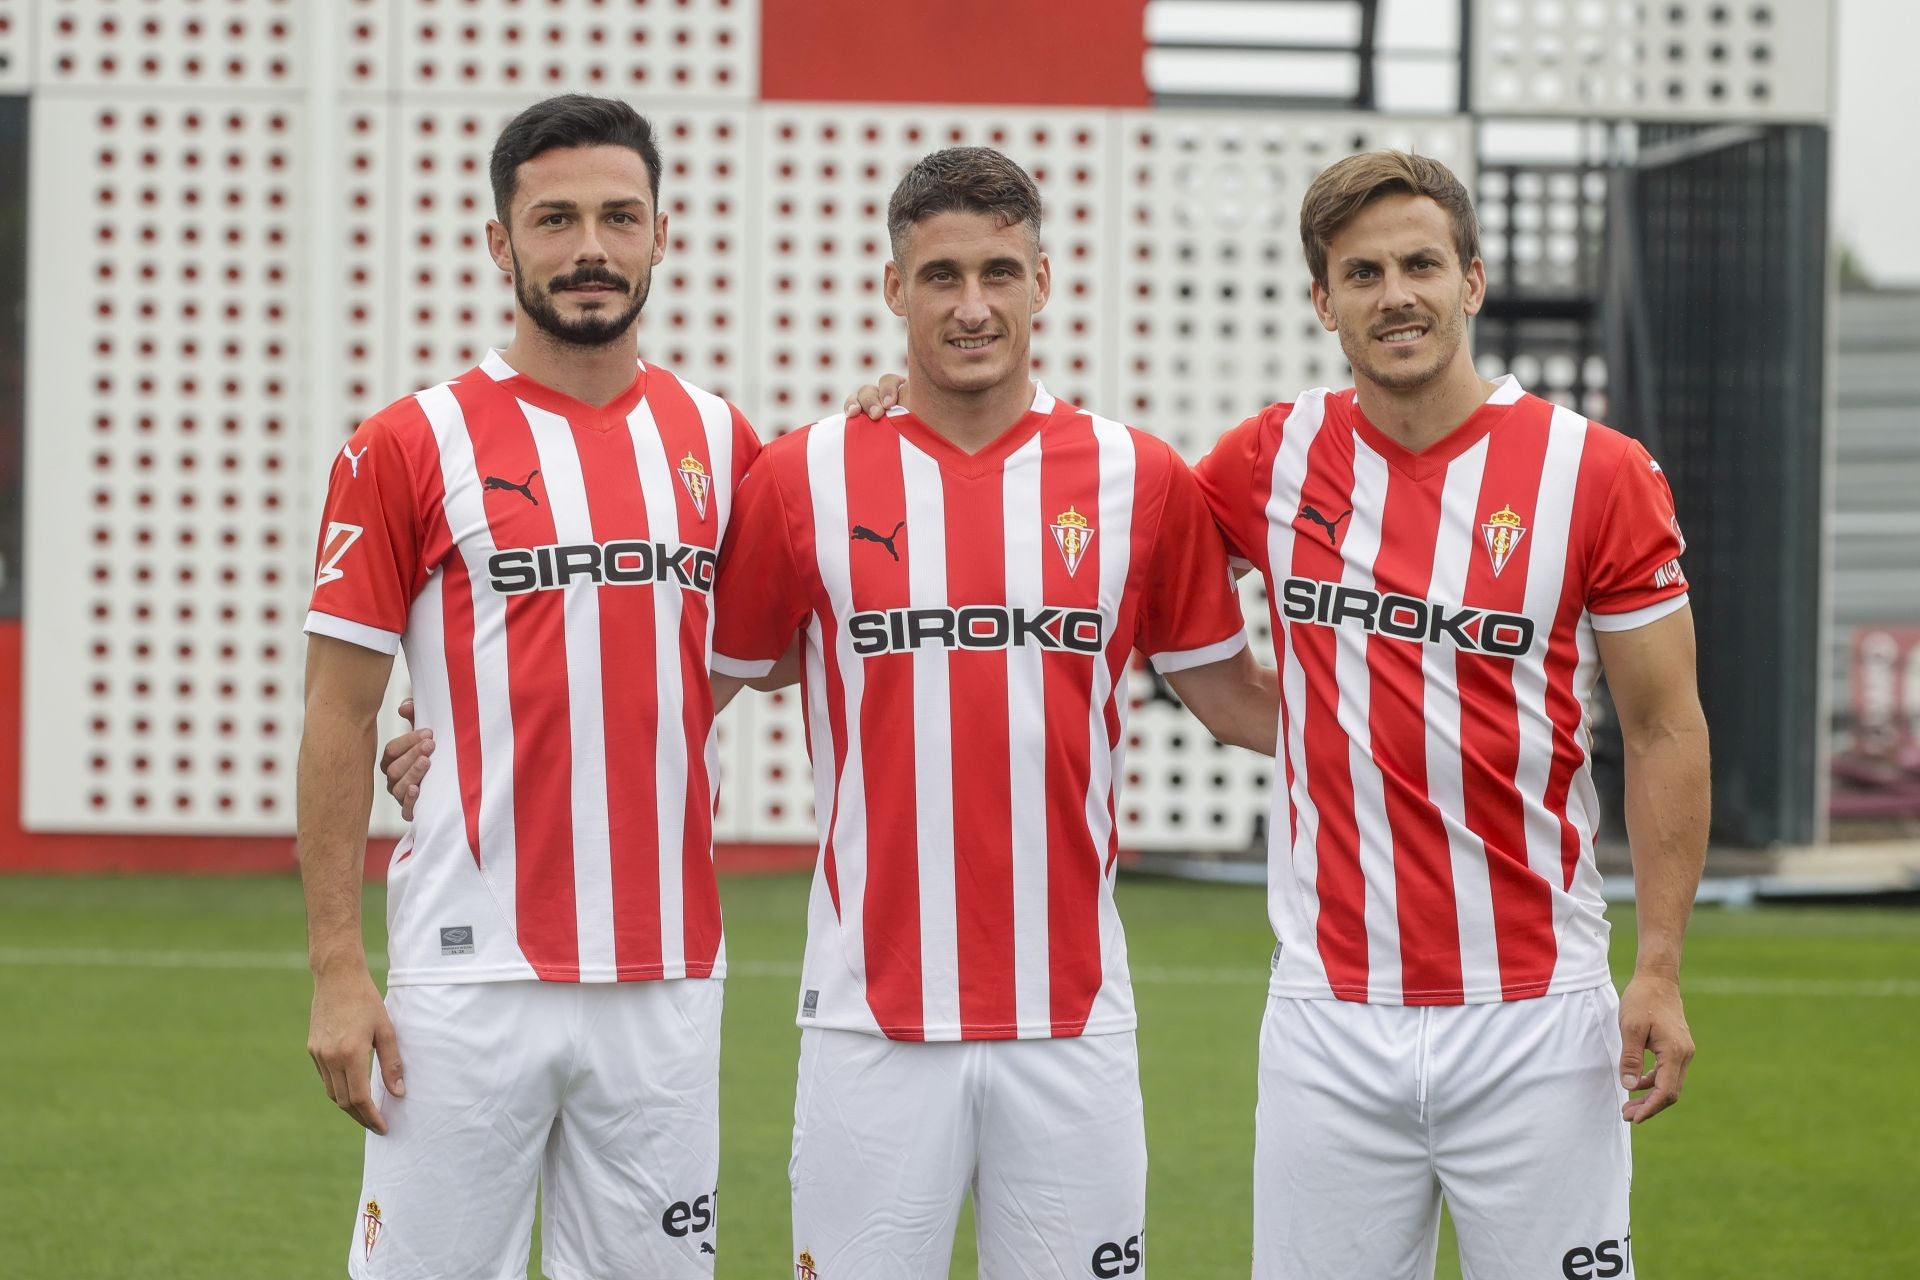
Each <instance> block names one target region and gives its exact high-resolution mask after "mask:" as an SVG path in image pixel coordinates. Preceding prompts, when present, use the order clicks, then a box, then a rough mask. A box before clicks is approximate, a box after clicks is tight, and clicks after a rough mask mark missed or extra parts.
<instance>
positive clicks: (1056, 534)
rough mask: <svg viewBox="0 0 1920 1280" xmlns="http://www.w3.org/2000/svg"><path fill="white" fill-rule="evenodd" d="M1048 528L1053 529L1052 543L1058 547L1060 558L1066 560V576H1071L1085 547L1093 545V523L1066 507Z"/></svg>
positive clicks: (1077, 567)
mask: <svg viewBox="0 0 1920 1280" xmlns="http://www.w3.org/2000/svg"><path fill="white" fill-rule="evenodd" d="M1048 528H1050V529H1052V530H1053V545H1055V546H1056V547H1059V548H1060V558H1061V559H1062V560H1065V561H1066V562H1067V576H1068V577H1069V578H1071V577H1072V576H1073V575H1074V571H1075V570H1077V569H1079V567H1080V561H1081V560H1082V559H1083V558H1084V557H1085V556H1086V554H1087V548H1088V547H1090V546H1092V545H1093V533H1094V529H1093V523H1092V522H1091V521H1090V520H1088V519H1087V518H1086V517H1085V516H1083V515H1081V514H1080V513H1079V512H1078V511H1075V510H1074V509H1073V508H1072V507H1068V508H1067V509H1066V510H1065V511H1063V512H1061V513H1060V514H1059V515H1057V516H1055V517H1054V518H1053V523H1052V524H1051V525H1049V526H1048Z"/></svg>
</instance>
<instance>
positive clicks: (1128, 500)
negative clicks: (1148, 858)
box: [1083, 411, 1138, 1025]
mask: <svg viewBox="0 0 1920 1280" xmlns="http://www.w3.org/2000/svg"><path fill="white" fill-rule="evenodd" d="M1083 416H1084V417H1085V418H1086V420H1087V421H1088V422H1090V423H1092V424H1093V434H1094V438H1095V439H1096V440H1098V441H1099V443H1100V525H1099V528H1100V536H1101V537H1102V538H1103V539H1104V542H1103V545H1102V549H1101V551H1100V612H1101V614H1102V616H1103V617H1104V618H1105V620H1106V621H1105V627H1106V634H1107V635H1108V636H1111V635H1113V632H1114V627H1115V623H1116V620H1117V619H1118V618H1119V617H1120V609H1121V605H1122V604H1123V603H1124V601H1125V598H1126V590H1127V574H1128V572H1129V571H1130V570H1131V568H1132V560H1131V557H1132V552H1133V516H1134V510H1133V499H1134V491H1135V474H1136V470H1137V467H1138V461H1137V459H1136V458H1135V457H1134V452H1133V437H1132V435H1130V434H1129V433H1128V431H1127V429H1126V428H1125V427H1123V426H1121V425H1120V424H1119V423H1117V422H1111V421H1108V420H1107V419H1106V418H1101V417H1098V416H1095V415H1093V414H1087V413H1085V412H1084V411H1083ZM1116 650H1119V652H1118V654H1117V656H1118V657H1119V659H1120V662H1121V664H1122V665H1121V672H1122V678H1123V679H1124V676H1125V672H1126V663H1127V661H1128V660H1129V659H1128V654H1127V652H1126V651H1125V650H1124V649H1123V648H1121V647H1120V646H1117V645H1115V644H1113V643H1112V641H1109V642H1108V644H1107V646H1106V648H1104V649H1103V650H1102V652H1101V653H1100V655H1099V656H1098V657H1097V658H1095V659H1094V663H1093V693H1092V697H1091V698H1090V699H1089V707H1088V714H1087V721H1088V724H1087V728H1088V734H1089V742H1088V746H1087V830H1088V831H1089V832H1090V833H1091V834H1092V836H1093V857H1094V858H1095V859H1096V860H1097V861H1098V863H1099V873H1100V875H1101V877H1102V878H1105V877H1106V875H1107V866H1106V859H1107V845H1108V843H1109V842H1110V841H1111V839H1112V835H1113V814H1112V812H1111V811H1110V810H1109V808H1108V806H1109V804H1110V803H1111V802H1112V799H1113V780H1114V778H1115V776H1116V775H1118V774H1119V773H1121V772H1122V771H1123V770H1124V768H1125V765H1124V763H1123V762H1124V759H1125V756H1126V749H1127V735H1126V731H1125V728H1124V717H1125V715H1126V710H1125V708H1126V690H1125V688H1124V687H1122V688H1121V689H1120V690H1119V691H1118V698H1119V707H1120V715H1121V717H1122V719H1123V727H1122V730H1121V732H1120V734H1119V735H1118V736H1117V737H1116V738H1114V739H1111V740H1109V738H1108V737H1107V702H1108V701H1109V700H1110V699H1112V698H1114V697H1115V690H1114V687H1113V668H1112V667H1111V666H1110V665H1109V663H1110V661H1111V659H1112V657H1113V656H1116V655H1115V651H1116ZM1124 939H1125V935H1124V934H1123V933H1122V932H1121V929H1120V913H1119V909H1118V908H1117V907H1116V906H1115V905H1114V901H1113V894H1112V893H1102V894H1101V895H1100V968H1101V972H1102V974H1103V975H1104V976H1103V977H1102V980H1101V983H1100V992H1099V994H1098V995H1097V996H1095V997H1094V1002H1093V1008H1092V1009H1091V1010H1090V1011H1089V1013H1088V1015H1087V1021H1088V1023H1089V1024H1095V1025H1097V1024H1098V1023H1099V1022H1100V1021H1101V1020H1102V1017H1103V1015H1105V1016H1115V1017H1121V1016H1128V1015H1129V1014H1130V1013H1131V1007H1130V1006H1131V1002H1132V996H1131V991H1130V988H1129V987H1128V985H1127V961H1126V954H1125V953H1126V943H1125V941H1124Z"/></svg>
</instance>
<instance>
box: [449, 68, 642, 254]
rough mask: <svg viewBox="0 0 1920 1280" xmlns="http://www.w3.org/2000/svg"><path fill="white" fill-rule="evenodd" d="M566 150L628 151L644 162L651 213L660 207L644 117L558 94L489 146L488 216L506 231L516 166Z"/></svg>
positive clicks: (607, 102)
mask: <svg viewBox="0 0 1920 1280" xmlns="http://www.w3.org/2000/svg"><path fill="white" fill-rule="evenodd" d="M567 147H629V148H631V149H632V150H634V151H637V152H639V153H640V158H641V159H642V160H644V161H646V162H647V185H648V187H649V188H650V189H651V191H652V194H653V204H654V209H655V211H656V212H657V211H658V210H659V206H660V149H659V148H658V147H657V146H655V145H654V142H653V126H652V125H650V124H648V123H647V118H646V117H645V116H643V115H641V114H640V113H639V112H638V111H635V110H634V109H633V108H632V107H630V106H628V105H627V104H626V103H624V102H622V101H620V100H619V99H618V98H595V97H591V96H589V95H587V94H584V93H563V94H561V95H560V96H559V97H556V98H547V99H545V100H544V101H541V102H536V103H534V104H533V105H532V106H530V107H528V108H527V109H526V110H525V111H522V112H521V113H520V114H519V115H517V116H515V117H514V118H513V123H512V124H509V125H508V126H507V127H506V128H504V129H502V130H501V131H500V137H499V138H498V139H497V140H496V141H495V142H494V144H493V158H492V160H490V161H489V162H488V164H487V172H488V176H489V177H491V178H492V179H493V212H494V216H495V217H497V218H499V219H500V221H501V222H503V223H507V224H508V225H509V226H511V225H512V224H511V222H509V220H508V217H507V214H508V212H509V211H510V209H511V207H512V205H513V193H514V191H515V189H516V188H517V187H518V186H519V179H518V175H519V173H520V166H521V165H523V164H525V163H526V162H527V161H529V160H531V159H533V158H534V157H535V156H538V155H544V154H546V153H547V152H549V151H558V150H561V149H563V148H567Z"/></svg>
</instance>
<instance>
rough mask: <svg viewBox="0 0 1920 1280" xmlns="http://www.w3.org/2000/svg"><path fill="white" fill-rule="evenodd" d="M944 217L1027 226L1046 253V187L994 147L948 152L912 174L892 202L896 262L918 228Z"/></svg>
mask: <svg viewBox="0 0 1920 1280" xmlns="http://www.w3.org/2000/svg"><path fill="white" fill-rule="evenodd" d="M939 213H984V214H989V215H991V216H992V217H995V218H998V219H999V220H1000V225H1001V226H1003V227H1011V226H1013V225H1014V224H1015V223H1024V224H1026V228H1027V230H1028V232H1030V233H1031V234H1032V236H1033V247H1034V251H1035V252H1036V253H1037V252H1039V249H1040V188H1039V187H1037V186H1035V185H1034V183H1033V179H1032V178H1031V177H1029V176H1028V174H1027V171H1026V170H1025V169H1022V168H1021V167H1020V166H1019V165H1017V164H1015V163H1014V162H1013V161H1011V160H1009V159H1008V158H1007V157H1006V156H1004V155H1002V154H1001V153H1000V152H998V151H995V150H994V149H993V148H992V147H948V148H947V149H946V150H944V151H935V152H933V153H932V154H931V155H928V156H926V157H924V158H922V159H921V161H920V163H918V164H916V165H914V166H913V168H911V169H909V170H907V176H906V177H904V178H902V179H900V185H899V186H897V187H895V188H894V189H893V198H892V199H891V200H889V201H887V238H888V239H889V240H890V241H892V245H893V260H894V261H895V262H898V261H900V244H901V241H902V240H903V239H905V237H906V234H907V232H909V231H911V230H912V229H913V227H914V224H915V223H917V222H920V221H922V220H924V219H926V218H931V217H933V216H934V215H935V214H939Z"/></svg>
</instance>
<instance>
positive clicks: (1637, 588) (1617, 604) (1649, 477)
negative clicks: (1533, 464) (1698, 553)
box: [1586, 440, 1687, 631]
mask: <svg viewBox="0 0 1920 1280" xmlns="http://www.w3.org/2000/svg"><path fill="white" fill-rule="evenodd" d="M1684 550H1686V539H1684V538H1683V537H1681V535H1680V521H1679V518H1678V517H1677V516H1675V514H1674V510H1673V491H1672V490H1671V489H1669V488H1668V487H1667V478H1666V476H1665V475H1664V474H1663V473H1662V472H1661V470H1660V464H1659V463H1657V462H1655V461H1654V460H1653V457H1652V455H1650V454H1649V453H1648V452H1647V451H1646V450H1645V449H1644V448H1642V447H1641V446H1640V444H1639V442H1638V441H1632V440H1629V441H1628V442H1627V446H1626V449H1625V451H1624V454H1623V456H1622V457H1621V459H1620V466H1619V469H1618V470H1617V471H1616V472H1615V473H1614V478H1613V484H1612V486H1611V487H1610V488H1609V489H1608V492H1607V499H1606V506H1605V508H1604V509H1603V510H1602V511H1601V514H1600V527H1599V531H1598V533H1597V535H1596V538H1595V545H1594V553H1593V559H1592V561H1591V564H1592V568H1591V570H1590V572H1589V574H1588V579H1587V597H1586V606H1587V612H1588V613H1589V614H1590V615H1591V616H1592V618H1593V626H1594V629H1595V630H1597V631H1631V630H1633V629H1634V628H1635V627H1644V626H1646V625H1647V624H1648V623H1650V622H1656V621H1658V620H1659V619H1661V618H1664V617H1665V616H1666V615H1668V614H1670V613H1673V612H1675V611H1676V610H1678V609H1679V608H1680V607H1681V606H1682V605H1684V604H1685V603H1686V602H1687V576H1686V574H1685V572H1684V571H1683V570H1682V569H1681V568H1680V553H1681V552H1682V551H1684Z"/></svg>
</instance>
